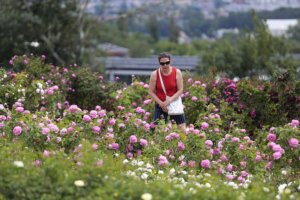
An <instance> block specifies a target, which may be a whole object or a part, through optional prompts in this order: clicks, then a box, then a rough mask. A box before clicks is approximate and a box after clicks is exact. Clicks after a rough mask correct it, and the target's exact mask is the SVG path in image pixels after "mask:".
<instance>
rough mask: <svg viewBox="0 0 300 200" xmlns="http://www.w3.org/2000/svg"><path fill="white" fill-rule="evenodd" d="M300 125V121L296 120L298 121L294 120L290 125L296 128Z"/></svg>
mask: <svg viewBox="0 0 300 200" xmlns="http://www.w3.org/2000/svg"><path fill="white" fill-rule="evenodd" d="M299 124H300V123H299V121H298V120H296V119H293V120H292V122H291V123H290V125H291V126H294V127H298V126H299Z"/></svg>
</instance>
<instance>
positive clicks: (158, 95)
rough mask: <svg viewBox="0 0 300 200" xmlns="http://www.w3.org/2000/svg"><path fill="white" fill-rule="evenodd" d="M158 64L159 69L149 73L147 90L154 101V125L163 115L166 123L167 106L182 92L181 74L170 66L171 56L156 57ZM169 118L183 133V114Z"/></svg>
mask: <svg viewBox="0 0 300 200" xmlns="http://www.w3.org/2000/svg"><path fill="white" fill-rule="evenodd" d="M158 62H159V64H160V67H159V68H158V69H157V70H155V71H153V72H152V73H151V76H150V83H149V90H148V93H149V95H150V96H151V97H152V99H153V100H154V101H155V109H154V121H155V123H156V124H157V120H159V119H160V117H161V115H163V116H164V119H165V121H167V118H168V105H169V104H170V103H171V102H172V101H174V100H176V99H177V98H178V97H179V96H180V95H181V94H182V92H183V78H182V73H181V71H180V70H179V69H176V68H175V67H173V66H171V56H170V55H169V54H167V53H161V54H159V55H158ZM158 70H160V72H161V76H162V80H163V84H164V86H165V90H166V93H167V95H168V96H169V97H170V98H169V99H167V98H166V94H165V93H164V91H163V88H162V84H161V81H160V78H159V74H158ZM170 118H171V119H172V120H174V121H175V122H176V124H177V125H178V127H179V128H180V129H181V130H182V131H183V132H185V129H186V121H185V116H184V114H179V115H170Z"/></svg>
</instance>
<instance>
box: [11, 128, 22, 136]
mask: <svg viewBox="0 0 300 200" xmlns="http://www.w3.org/2000/svg"><path fill="white" fill-rule="evenodd" d="M21 133H22V128H21V126H15V127H14V129H13V134H14V135H15V136H19V135H21Z"/></svg>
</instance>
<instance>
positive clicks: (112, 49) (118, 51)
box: [98, 43, 129, 57]
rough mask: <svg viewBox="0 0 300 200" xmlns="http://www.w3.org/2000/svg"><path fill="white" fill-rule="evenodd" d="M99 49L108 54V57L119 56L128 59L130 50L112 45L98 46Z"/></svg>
mask: <svg viewBox="0 0 300 200" xmlns="http://www.w3.org/2000/svg"><path fill="white" fill-rule="evenodd" d="M98 48H99V49H100V50H101V51H103V52H104V53H106V55H107V56H118V57H128V56H129V50H128V49H127V48H124V47H120V46H118V45H114V44H111V43H103V44H100V45H99V46H98Z"/></svg>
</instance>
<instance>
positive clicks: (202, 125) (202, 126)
mask: <svg viewBox="0 0 300 200" xmlns="http://www.w3.org/2000/svg"><path fill="white" fill-rule="evenodd" d="M208 127H209V124H208V123H206V122H202V124H201V130H206V129H207V128H208Z"/></svg>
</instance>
